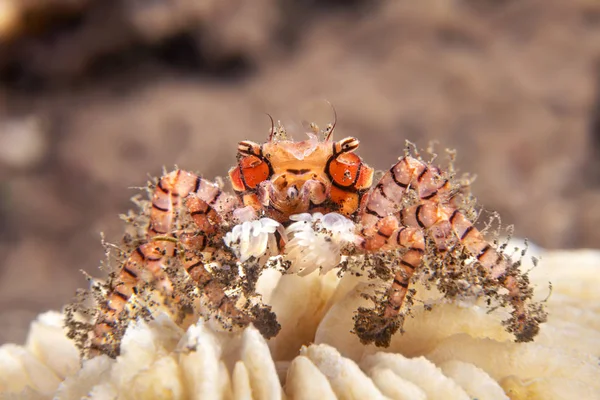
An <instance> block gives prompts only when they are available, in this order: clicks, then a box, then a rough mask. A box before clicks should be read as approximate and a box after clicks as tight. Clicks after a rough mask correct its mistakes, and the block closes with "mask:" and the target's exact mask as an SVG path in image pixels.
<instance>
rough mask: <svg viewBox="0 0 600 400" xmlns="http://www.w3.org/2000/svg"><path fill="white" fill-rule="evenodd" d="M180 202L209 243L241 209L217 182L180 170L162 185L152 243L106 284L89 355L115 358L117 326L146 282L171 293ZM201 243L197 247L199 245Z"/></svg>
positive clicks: (155, 204)
mask: <svg viewBox="0 0 600 400" xmlns="http://www.w3.org/2000/svg"><path fill="white" fill-rule="evenodd" d="M182 199H184V201H185V206H186V208H187V209H188V211H189V213H190V216H191V217H192V219H193V220H194V222H195V224H196V226H197V228H198V231H197V232H196V236H197V237H198V238H200V239H202V241H203V242H204V244H203V246H206V244H207V243H208V239H207V238H208V235H213V236H214V235H215V234H216V232H217V229H216V227H217V226H218V224H219V223H220V221H221V218H222V217H223V216H226V215H228V214H229V213H230V212H231V211H232V210H233V208H234V207H235V206H236V205H237V204H238V201H237V199H236V198H235V197H233V196H230V195H228V194H225V193H223V192H222V191H221V189H220V188H219V187H218V186H217V185H216V184H214V183H211V182H209V181H207V180H205V179H202V178H200V177H199V176H197V175H195V174H192V173H189V172H186V171H182V170H176V171H173V172H171V173H169V174H167V175H165V176H163V177H161V179H160V180H159V181H158V184H157V186H156V188H155V190H154V193H153V196H152V208H151V211H150V224H149V227H148V242H147V243H145V244H142V245H141V246H139V247H137V248H136V249H135V250H134V251H133V252H132V253H131V254H130V255H129V257H128V258H127V260H126V261H125V262H124V263H123V265H122V267H121V268H120V269H119V270H118V271H117V272H116V274H115V276H114V277H113V278H112V279H111V281H110V282H109V284H108V293H107V294H106V300H105V301H104V302H102V303H101V304H100V307H99V315H98V317H97V318H96V321H95V323H94V327H93V329H92V337H91V343H90V349H91V352H90V353H91V354H97V353H99V352H101V353H107V354H109V355H112V356H114V355H116V354H117V353H118V349H117V348H115V346H116V343H115V342H116V341H118V338H117V337H118V336H119V333H118V332H116V331H117V330H118V328H119V325H120V324H119V321H120V319H121V317H122V316H123V311H124V309H125V307H126V305H127V303H128V302H129V300H130V298H131V297H132V296H133V295H134V294H136V293H137V292H138V290H139V286H140V285H141V284H142V283H144V282H158V288H159V290H161V291H162V292H163V293H165V294H170V292H171V290H172V286H171V283H170V281H169V279H168V277H167V275H166V273H165V264H166V261H167V260H168V259H169V258H170V257H173V255H174V254H175V249H176V244H177V239H176V238H175V233H176V232H175V231H174V229H173V225H174V218H175V210H176V208H177V207H178V206H179V205H180V204H181V202H182ZM196 244H197V243H196Z"/></svg>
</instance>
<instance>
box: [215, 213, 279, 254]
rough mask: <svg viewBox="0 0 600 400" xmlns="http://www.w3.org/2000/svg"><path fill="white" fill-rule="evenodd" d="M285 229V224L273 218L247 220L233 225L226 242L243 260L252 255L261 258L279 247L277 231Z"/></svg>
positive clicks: (226, 236)
mask: <svg viewBox="0 0 600 400" xmlns="http://www.w3.org/2000/svg"><path fill="white" fill-rule="evenodd" d="M278 229H279V230H281V231H283V226H282V225H281V224H280V223H279V222H277V221H275V220H273V219H271V218H261V219H259V220H255V221H246V222H243V223H241V224H239V225H236V226H234V227H233V229H232V230H231V231H230V232H227V234H226V235H225V238H224V239H223V240H224V241H225V244H226V245H227V246H228V247H229V248H231V249H232V250H233V251H234V252H235V254H236V255H237V256H238V258H239V260H240V261H241V262H245V261H247V260H249V259H250V258H251V257H255V258H261V257H262V256H264V255H273V254H275V253H274V250H276V249H277V239H276V237H275V232H276V231H277V230H278Z"/></svg>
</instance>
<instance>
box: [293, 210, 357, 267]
mask: <svg viewBox="0 0 600 400" xmlns="http://www.w3.org/2000/svg"><path fill="white" fill-rule="evenodd" d="M290 219H291V220H292V221H296V222H294V223H292V224H291V225H290V226H288V227H287V229H286V230H285V233H286V235H287V237H288V243H287V244H286V246H285V256H286V258H287V260H289V261H291V263H292V264H291V267H290V269H289V270H288V272H289V273H297V274H298V275H300V276H304V275H308V274H310V273H311V272H313V271H315V270H317V269H320V270H321V273H323V274H324V273H327V272H329V271H330V270H331V269H333V268H335V267H337V266H338V265H339V264H340V261H341V260H342V255H341V250H342V248H343V247H344V246H345V245H347V244H349V243H356V242H357V239H358V238H357V236H356V235H355V234H354V230H355V224H354V222H352V221H351V220H349V219H348V218H346V217H344V216H342V215H340V214H337V213H329V214H326V215H323V214H321V213H315V214H307V213H306V214H297V215H292V216H291V217H290Z"/></svg>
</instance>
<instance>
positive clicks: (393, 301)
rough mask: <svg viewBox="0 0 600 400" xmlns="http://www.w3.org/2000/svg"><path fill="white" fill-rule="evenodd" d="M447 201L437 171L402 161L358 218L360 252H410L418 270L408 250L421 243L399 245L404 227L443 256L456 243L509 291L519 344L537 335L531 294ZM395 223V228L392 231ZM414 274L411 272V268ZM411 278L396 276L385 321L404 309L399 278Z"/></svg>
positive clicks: (446, 187)
mask: <svg viewBox="0 0 600 400" xmlns="http://www.w3.org/2000/svg"><path fill="white" fill-rule="evenodd" d="M409 188H412V189H413V190H415V191H416V193H417V195H418V197H419V204H418V205H416V206H412V207H409V208H406V209H402V200H403V195H404V193H405V191H406V190H408V189H409ZM451 197H452V193H451V191H450V186H449V183H448V181H447V180H442V179H440V178H439V172H438V170H437V169H436V168H434V167H430V166H428V165H427V164H425V163H424V162H422V161H419V160H417V159H415V158H412V157H408V156H407V157H403V158H402V159H401V160H400V161H399V162H398V163H397V164H395V165H394V166H393V167H392V168H391V169H390V171H388V172H387V173H386V174H385V175H384V176H383V178H382V179H381V181H380V182H379V183H378V184H377V185H376V186H375V188H374V189H373V190H372V192H371V193H370V194H369V197H368V199H367V201H366V204H365V205H364V208H363V209H362V210H361V214H360V215H359V218H360V221H361V223H362V226H363V229H362V234H363V235H364V236H365V241H364V243H363V247H364V248H365V249H366V250H369V251H372V250H378V249H381V248H394V247H405V248H408V252H407V253H406V254H408V255H410V257H412V258H413V262H410V263H411V264H412V266H414V267H415V268H417V267H418V266H419V264H420V261H421V260H420V257H417V256H416V253H415V255H414V256H413V255H411V254H413V249H412V248H411V246H414V245H415V243H417V244H418V246H420V242H419V240H417V241H416V242H415V241H412V242H411V241H410V240H408V241H403V238H402V232H403V231H402V229H405V228H403V227H408V228H415V229H420V230H421V231H422V232H428V233H429V234H430V236H431V237H432V238H433V239H434V241H435V243H436V247H437V248H438V250H441V251H444V250H446V249H447V248H449V247H450V246H451V245H452V244H453V242H456V241H457V240H458V241H460V243H461V244H462V245H463V246H464V247H465V248H466V249H467V251H468V252H469V253H470V254H471V255H473V256H474V257H476V258H477V260H478V261H479V262H480V263H481V265H483V266H484V267H485V268H486V269H487V270H488V271H489V274H490V277H491V278H492V279H493V280H495V281H496V282H498V283H499V284H500V285H502V286H503V287H504V288H506V289H507V290H508V299H509V301H510V303H511V304H512V306H513V308H514V313H513V318H512V319H511V320H510V321H509V323H510V324H511V325H512V328H511V329H512V330H513V332H514V333H515V336H516V338H517V340H518V341H525V340H530V339H531V338H532V337H533V336H535V333H536V332H534V331H533V330H534V329H536V328H535V327H534V324H530V323H528V320H529V316H528V313H527V308H526V305H525V300H526V299H527V298H528V297H530V294H528V293H522V291H521V289H520V287H519V282H518V281H517V278H516V277H515V271H514V269H513V267H512V264H511V263H510V262H509V260H508V259H507V258H506V256H504V255H502V254H500V253H499V252H498V251H497V250H496V249H494V248H493V246H492V245H491V244H489V243H488V242H487V241H486V239H485V238H484V237H483V235H482V234H481V232H479V231H478V230H477V229H476V228H475V227H474V226H473V224H472V223H471V221H469V220H468V219H467V218H466V217H465V216H464V215H463V214H462V212H461V211H460V210H458V209H456V207H454V206H452V205H450V202H449V199H450V198H451ZM394 220H396V221H395V222H394ZM394 224H395V225H396V226H397V228H394ZM400 225H401V226H400ZM421 255H422V253H421ZM402 261H405V260H404V259H403V260H401V264H402V265H404V263H402ZM417 261H418V263H416V264H415V262H417ZM409 269H410V268H409ZM412 270H413V271H414V268H413V269H412ZM398 274H400V276H399V275H398ZM410 275H412V271H407V270H406V268H404V267H401V269H400V270H399V272H398V273H397V274H396V277H395V280H394V283H393V285H392V288H391V289H390V291H389V295H388V297H389V299H390V300H389V305H388V307H387V308H386V311H385V314H386V315H387V316H394V315H395V314H394V310H396V311H395V312H396V314H397V312H398V310H399V307H398V306H400V305H401V304H402V298H403V296H404V294H405V293H406V288H404V284H408V280H407V279H406V280H403V279H402V278H403V277H405V276H408V277H410ZM396 280H397V281H398V283H397V282H396ZM396 308H397V309H396Z"/></svg>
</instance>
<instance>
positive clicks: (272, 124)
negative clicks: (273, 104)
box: [267, 114, 275, 142]
mask: <svg viewBox="0 0 600 400" xmlns="http://www.w3.org/2000/svg"><path fill="white" fill-rule="evenodd" d="M267 116H268V117H269V119H270V120H271V131H270V132H269V142H270V141H272V140H273V135H274V134H275V121H273V117H271V114H267Z"/></svg>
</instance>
